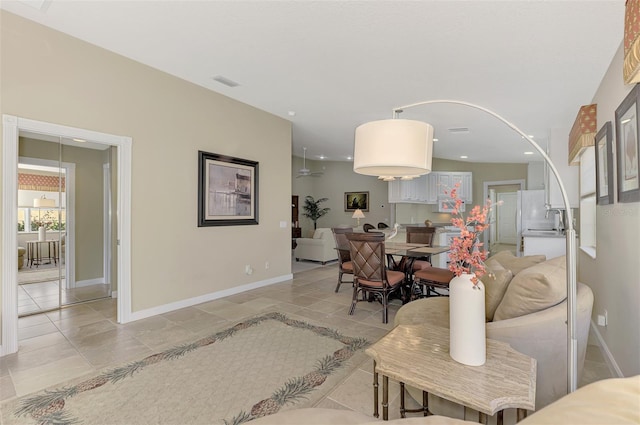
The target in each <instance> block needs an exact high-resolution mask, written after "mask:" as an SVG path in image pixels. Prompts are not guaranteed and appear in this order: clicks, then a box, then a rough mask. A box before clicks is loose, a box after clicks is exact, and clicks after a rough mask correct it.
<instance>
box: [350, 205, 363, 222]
mask: <svg viewBox="0 0 640 425" xmlns="http://www.w3.org/2000/svg"><path fill="white" fill-rule="evenodd" d="M351 218H355V219H357V220H358V226H360V219H361V218H364V213H363V212H362V210H361V209H359V208H358V209H357V210H355V211H354V212H353V215H352V216H351Z"/></svg>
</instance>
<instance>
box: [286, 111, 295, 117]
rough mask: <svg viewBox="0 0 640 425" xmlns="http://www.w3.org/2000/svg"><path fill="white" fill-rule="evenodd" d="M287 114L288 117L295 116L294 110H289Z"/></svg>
mask: <svg viewBox="0 0 640 425" xmlns="http://www.w3.org/2000/svg"><path fill="white" fill-rule="evenodd" d="M288 113H289V116H290V117H295V116H296V111H289V112H288Z"/></svg>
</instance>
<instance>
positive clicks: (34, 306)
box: [18, 279, 111, 316]
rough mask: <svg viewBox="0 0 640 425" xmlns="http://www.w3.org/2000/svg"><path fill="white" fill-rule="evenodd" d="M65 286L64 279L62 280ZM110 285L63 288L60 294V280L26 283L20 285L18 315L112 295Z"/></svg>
mask: <svg viewBox="0 0 640 425" xmlns="http://www.w3.org/2000/svg"><path fill="white" fill-rule="evenodd" d="M62 285H63V286H64V279H63V280H62ZM110 294H111V293H110V285H102V284H99V285H88V286H83V287H79V288H74V289H63V290H62V293H61V294H58V281H48V282H36V283H24V284H21V285H18V315H19V316H23V315H26V314H33V313H37V312H42V311H47V310H50V309H52V308H57V307H58V305H59V304H60V303H62V305H68V304H74V303H78V302H82V301H88V300H96V299H100V298H105V297H110V296H111V295H110Z"/></svg>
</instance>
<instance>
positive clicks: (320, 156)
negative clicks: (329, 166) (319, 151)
mask: <svg viewBox="0 0 640 425" xmlns="http://www.w3.org/2000/svg"><path fill="white" fill-rule="evenodd" d="M318 158H320V159H326V158H327V157H326V156H324V155H318Z"/></svg>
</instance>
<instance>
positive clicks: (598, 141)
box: [595, 121, 613, 205]
mask: <svg viewBox="0 0 640 425" xmlns="http://www.w3.org/2000/svg"><path fill="white" fill-rule="evenodd" d="M612 132H613V126H612V125H611V121H607V122H606V123H605V124H604V125H603V126H602V128H601V129H600V130H599V131H598V133H597V134H596V138H595V148H596V199H597V201H598V205H608V204H613V134H612Z"/></svg>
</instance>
